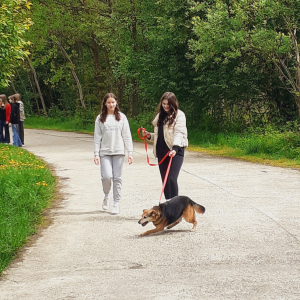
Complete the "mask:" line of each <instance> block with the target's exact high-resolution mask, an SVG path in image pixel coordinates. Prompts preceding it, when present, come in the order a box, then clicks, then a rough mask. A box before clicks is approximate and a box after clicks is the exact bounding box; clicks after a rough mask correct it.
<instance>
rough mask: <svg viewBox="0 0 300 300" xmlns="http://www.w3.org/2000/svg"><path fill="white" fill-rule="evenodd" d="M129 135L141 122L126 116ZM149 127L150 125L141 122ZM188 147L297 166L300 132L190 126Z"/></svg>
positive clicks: (60, 121) (83, 128) (69, 126)
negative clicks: (239, 131) (208, 129)
mask: <svg viewBox="0 0 300 300" xmlns="http://www.w3.org/2000/svg"><path fill="white" fill-rule="evenodd" d="M129 122H130V127H131V132H132V138H133V140H135V141H140V139H139V137H138V134H137V129H138V128H139V127H140V126H141V125H144V124H139V122H137V121H135V120H129ZM25 125H26V128H36V129H53V130H60V131H76V132H82V133H89V134H92V133H93V131H94V123H93V122H88V121H87V120H80V121H78V120H76V119H72V118H68V117H60V118H48V119H46V118H44V117H38V116H34V117H30V118H28V119H26V123H25ZM144 126H145V128H147V129H148V130H152V126H151V125H147V126H146V125H144ZM189 143H190V146H189V148H188V149H189V150H191V151H197V152H204V153H207V154H210V155H218V156H223V157H231V158H237V159H242V160H246V161H251V162H255V163H261V164H268V165H272V166H280V167H293V168H300V135H299V133H298V132H292V131H290V130H285V131H279V130H275V129H272V128H268V129H267V130H259V129H256V131H252V132H246V133H243V134H234V133H226V134H225V133H218V134H213V133H210V132H200V131H198V130H196V129H192V130H189Z"/></svg>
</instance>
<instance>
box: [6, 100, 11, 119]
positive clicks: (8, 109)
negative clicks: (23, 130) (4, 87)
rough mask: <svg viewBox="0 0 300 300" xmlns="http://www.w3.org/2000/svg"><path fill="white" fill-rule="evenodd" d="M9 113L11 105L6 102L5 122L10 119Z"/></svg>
mask: <svg viewBox="0 0 300 300" xmlns="http://www.w3.org/2000/svg"><path fill="white" fill-rule="evenodd" d="M10 114H11V106H10V104H9V103H6V124H8V123H9V121H10Z"/></svg>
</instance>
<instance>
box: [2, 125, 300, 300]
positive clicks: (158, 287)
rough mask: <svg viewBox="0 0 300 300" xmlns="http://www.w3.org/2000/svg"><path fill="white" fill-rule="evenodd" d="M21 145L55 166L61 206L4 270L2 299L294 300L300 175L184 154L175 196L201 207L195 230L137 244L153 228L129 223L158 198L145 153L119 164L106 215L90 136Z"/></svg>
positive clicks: (299, 284) (34, 137)
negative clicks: (114, 211)
mask: <svg viewBox="0 0 300 300" xmlns="http://www.w3.org/2000/svg"><path fill="white" fill-rule="evenodd" d="M25 138H26V141H25V142H26V146H25V149H27V150H28V151H30V152H32V153H34V154H35V155H38V156H40V157H41V158H43V159H44V160H45V161H47V162H49V163H51V164H52V165H53V166H54V168H55V170H56V174H57V176H59V178H60V181H61V183H62V193H63V195H64V199H62V201H61V205H60V207H58V208H55V209H53V210H52V211H51V216H52V218H53V222H52V224H51V225H50V226H49V227H48V228H47V229H45V230H44V231H43V234H42V236H41V237H39V238H38V239H37V241H36V242H35V243H34V244H33V245H31V246H30V247H28V248H27V249H25V251H24V254H23V255H22V259H21V260H17V261H16V262H14V263H12V264H11V266H10V267H9V268H8V269H7V270H6V271H5V272H4V274H3V276H2V278H1V280H0V300H19V299H20V300H41V299H45V300H46V299H47V300H48V299H49V300H56V299H97V300H99V299H105V300H106V299H131V300H135V299H143V300H148V299H149V300H150V299H151V300H152V299H156V300H169V299H170V300H177V299H178V300H179V299H184V300H189V299H191V300H192V299H193V300H194V299H201V300H204V299H207V300H208V299H209V300H212V299H222V300H224V299H249V300H250V299H251V300H253V299H264V300H265V299H289V300H290V299H295V300H296V299H297V300H298V299H300V276H299V274H300V196H299V195H300V193H299V192H300V172H299V171H298V170H292V169H284V168H277V167H269V166H264V165H259V164H253V163H247V162H244V161H238V160H231V159H225V158H217V157H211V156H208V155H205V154H200V153H194V152H187V153H186V157H185V160H184V164H183V168H182V171H181V173H180V176H179V188H180V191H179V192H180V194H181V195H186V196H189V197H190V198H191V199H193V200H194V201H196V202H198V203H199V204H201V205H203V206H205V208H206V213H205V214H204V215H197V221H198V227H197V231H196V232H191V231H190V229H191V227H192V225H191V224H188V223H186V222H185V221H182V223H180V224H179V225H178V226H176V227H174V228H172V229H171V230H169V231H168V230H165V231H164V232H162V233H158V234H155V235H151V236H146V237H140V236H139V234H140V233H142V232H143V231H145V230H147V229H150V228H154V226H153V225H152V224H148V225H147V226H146V227H142V226H140V225H139V224H138V223H137V222H138V219H139V218H140V216H141V213H142V210H143V209H144V208H151V207H152V206H154V205H157V203H158V199H159V195H160V191H161V182H160V176H159V172H158V168H157V167H150V166H148V165H147V163H146V157H145V151H144V148H143V144H142V143H135V144H134V150H135V151H134V163H133V165H130V166H129V165H128V164H126V165H125V168H124V174H123V190H122V201H121V206H120V208H121V211H120V214H119V215H117V216H114V215H111V214H110V213H109V212H104V211H102V209H101V205H102V199H103V195H102V188H101V181H100V174H99V167H97V166H95V165H94V163H93V137H92V136H90V135H85V134H77V133H67V132H55V131H43V130H26V131H25ZM149 153H151V149H150V150H149ZM151 160H152V161H153V162H155V159H154V158H153V157H152V158H151Z"/></svg>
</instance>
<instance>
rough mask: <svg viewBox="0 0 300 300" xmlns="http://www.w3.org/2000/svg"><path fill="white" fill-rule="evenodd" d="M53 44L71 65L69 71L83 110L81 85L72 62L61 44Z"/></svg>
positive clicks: (57, 42)
mask: <svg viewBox="0 0 300 300" xmlns="http://www.w3.org/2000/svg"><path fill="white" fill-rule="evenodd" d="M55 43H56V44H57V45H58V46H59V48H60V50H61V52H62V53H63V54H64V56H65V57H66V59H67V60H68V61H69V63H70V65H71V71H72V74H73V77H74V79H75V81H76V84H77V88H78V93H79V100H80V102H81V106H82V107H83V108H85V104H84V100H83V93H82V88H81V84H80V81H79V78H78V76H77V74H76V72H75V66H74V64H73V62H72V60H71V59H70V57H69V55H68V53H67V52H66V50H65V49H64V47H63V46H62V45H61V43H60V42H59V41H58V40H56V41H55Z"/></svg>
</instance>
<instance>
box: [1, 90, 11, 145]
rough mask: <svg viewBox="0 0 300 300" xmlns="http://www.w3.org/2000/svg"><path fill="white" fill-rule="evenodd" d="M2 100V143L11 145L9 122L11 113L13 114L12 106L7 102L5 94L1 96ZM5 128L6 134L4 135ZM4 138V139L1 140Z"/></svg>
mask: <svg viewBox="0 0 300 300" xmlns="http://www.w3.org/2000/svg"><path fill="white" fill-rule="evenodd" d="M0 99H1V106H0V115H1V117H0V142H1V143H5V144H9V143H10V137H9V120H10V113H11V106H10V104H9V103H8V102H7V99H6V96H5V95H4V94H2V95H0ZM3 128H4V132H5V134H4V135H3ZM1 136H2V139H1Z"/></svg>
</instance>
